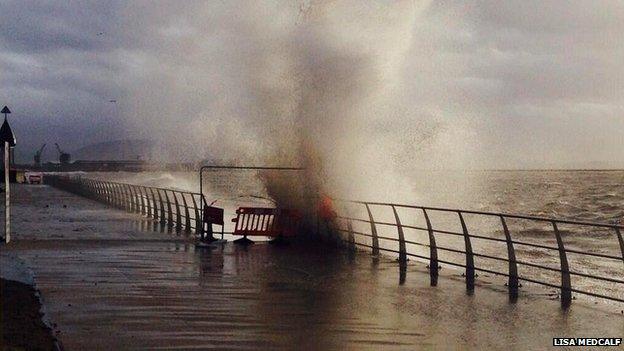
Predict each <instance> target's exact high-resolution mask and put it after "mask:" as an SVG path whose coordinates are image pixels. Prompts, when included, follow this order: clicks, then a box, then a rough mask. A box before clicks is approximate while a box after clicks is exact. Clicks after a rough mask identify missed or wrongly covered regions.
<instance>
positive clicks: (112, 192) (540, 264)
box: [45, 175, 624, 308]
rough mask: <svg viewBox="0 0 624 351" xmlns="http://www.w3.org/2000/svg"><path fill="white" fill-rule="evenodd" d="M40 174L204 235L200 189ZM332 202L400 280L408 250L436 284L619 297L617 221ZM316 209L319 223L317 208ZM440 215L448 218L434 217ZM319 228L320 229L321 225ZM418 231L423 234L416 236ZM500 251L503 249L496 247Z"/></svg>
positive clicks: (621, 247)
mask: <svg viewBox="0 0 624 351" xmlns="http://www.w3.org/2000/svg"><path fill="white" fill-rule="evenodd" d="M45 182H46V183H47V184H50V185H52V186H55V187H58V188H60V189H63V190H66V191H69V192H72V193H75V194H78V195H81V196H84V197H87V198H91V199H94V200H97V201H100V202H104V203H107V204H110V205H112V206H114V207H117V208H120V209H123V210H126V211H129V212H134V213H138V214H142V215H143V216H147V217H149V218H153V219H154V220H156V221H158V222H159V223H160V224H161V225H162V226H166V227H169V228H171V229H175V230H176V231H184V232H187V233H192V232H194V233H196V234H197V235H201V236H202V237H203V235H204V233H205V232H206V230H205V229H206V228H205V227H204V225H202V220H201V217H202V216H201V210H200V208H201V206H202V205H200V204H202V203H203V206H207V204H206V199H205V198H204V197H203V196H202V195H201V194H199V193H193V192H186V191H178V190H172V189H165V188H158V187H148V186H141V185H131V184H124V183H117V182H110V181H104V180H97V179H89V178H80V177H65V176H53V175H48V176H46V177H45ZM313 201H318V199H316V200H313ZM334 203H335V207H336V208H335V210H336V211H337V213H336V218H335V220H333V221H331V223H330V222H328V223H327V225H328V226H329V227H330V228H331V229H333V230H334V231H337V232H338V233H342V235H341V238H340V239H341V240H342V241H344V242H346V243H347V245H348V246H349V247H350V248H351V249H353V250H355V249H356V248H357V247H360V248H368V249H371V253H372V254H373V256H374V257H377V256H379V254H380V253H381V252H386V253H390V254H398V262H399V267H400V280H401V281H402V282H403V281H404V280H405V276H406V271H407V262H408V260H409V259H410V258H413V259H416V260H422V261H425V262H427V263H428V265H427V269H428V272H429V278H430V284H431V285H432V286H436V285H437V284H438V277H439V269H440V268H441V265H449V266H453V267H456V268H460V269H463V270H464V273H463V275H464V276H465V284H466V290H467V292H468V293H469V294H472V293H473V292H474V290H475V280H476V278H477V277H478V272H482V273H489V274H492V275H495V276H502V277H505V278H506V280H507V282H506V285H507V290H508V294H509V299H510V300H511V301H516V300H517V298H518V294H519V288H520V287H522V284H521V282H523V281H524V282H529V283H534V284H538V285H542V286H546V287H550V288H555V289H557V290H558V291H559V296H560V299H561V305H562V307H564V308H567V307H569V306H570V304H571V302H572V300H573V296H572V293H578V294H584V295H588V296H592V297H595V298H601V299H606V300H610V301H615V302H620V303H624V269H622V264H624V239H623V237H622V232H624V226H622V225H619V224H605V223H591V222H583V221H572V220H558V219H553V218H544V217H535V216H524V215H514V214H506V213H494V212H483V211H469V210H459V209H450V208H439V207H426V206H413V205H405V204H397V203H383V202H365V201H351V200H334ZM408 215H409V216H408ZM316 216H317V223H318V221H319V217H318V213H317V215H316ZM439 216H445V217H446V218H444V220H443V221H435V220H434V219H439V218H436V217H439ZM475 219H476V220H477V221H481V222H488V221H489V222H490V225H491V226H492V228H494V229H493V230H489V231H488V230H484V229H483V226H479V229H477V230H470V229H469V228H472V226H471V225H469V224H471V223H472V222H473V221H474V220H475ZM417 222H420V223H417ZM519 222H521V223H523V226H522V228H523V229H522V233H524V234H525V235H520V234H522V233H518V232H517V230H514V228H512V225H510V224H514V225H517V224H519ZM434 223H435V225H434ZM570 227H574V228H576V229H578V228H583V230H584V231H586V232H587V233H589V234H590V236H591V235H599V237H600V239H601V240H607V239H608V238H611V237H615V240H614V242H613V243H614V245H613V248H614V251H617V253H614V252H602V251H597V250H587V249H581V248H578V247H577V246H579V245H576V246H573V245H570V243H567V244H566V241H567V239H568V235H569V234H570V233H573V231H571V230H570ZM527 228H528V229H527ZM316 229H317V231H318V230H319V226H318V225H317V228H316ZM419 233H420V234H419ZM527 233H539V234H540V235H541V236H540V240H538V241H537V242H535V241H531V240H529V239H531V236H530V235H528V236H527V235H526V234H527ZM228 234H232V233H229V232H228ZM422 234H424V235H422ZM544 235H551V236H550V237H545V236H544ZM421 238H422V239H424V240H423V241H418V239H421ZM484 244H485V245H484ZM488 245H494V246H495V245H500V247H499V248H495V247H491V246H488ZM601 246H603V245H601ZM421 250H424V252H422V251H421ZM501 252H505V253H506V254H504V255H501V254H500V253H501ZM527 254H528V255H529V256H531V255H533V256H532V257H530V258H529V259H521V258H522V257H520V259H519V258H518V257H519V256H524V255H527ZM447 256H448V257H447ZM571 256H576V258H577V259H576V260H574V259H570V258H571ZM588 260H600V262H601V263H605V262H606V264H608V265H609V266H608V269H595V270H599V271H600V272H598V273H601V272H602V273H605V272H606V273H607V274H596V273H597V272H594V271H591V268H589V269H590V270H589V271H588V265H587V264H586V263H588V262H589V263H591V262H590V261H588ZM492 262H494V263H492ZM548 263H554V264H556V266H553V265H548ZM496 264H498V265H499V266H502V269H497V268H501V267H495V266H496ZM584 270H585V271H584ZM522 273H525V274H522ZM543 273H550V274H554V275H556V277H554V278H553V279H545V277H546V276H547V274H543ZM572 277H575V279H583V280H585V283H586V284H585V285H586V286H599V287H602V286H603V285H605V284H611V285H612V286H613V289H611V290H607V291H606V292H602V291H601V292H596V291H589V290H588V289H583V288H582V287H581V286H582V284H580V282H578V281H577V282H576V284H575V285H574V286H573V284H572ZM548 278H550V277H548Z"/></svg>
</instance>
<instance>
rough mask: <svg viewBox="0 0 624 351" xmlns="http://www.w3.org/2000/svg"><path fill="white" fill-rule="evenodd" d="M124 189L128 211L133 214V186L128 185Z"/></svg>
mask: <svg viewBox="0 0 624 351" xmlns="http://www.w3.org/2000/svg"><path fill="white" fill-rule="evenodd" d="M124 188H125V191H124V192H125V194H126V211H127V212H132V211H134V204H133V203H132V202H133V198H134V195H132V185H130V184H126V185H125V187H124Z"/></svg>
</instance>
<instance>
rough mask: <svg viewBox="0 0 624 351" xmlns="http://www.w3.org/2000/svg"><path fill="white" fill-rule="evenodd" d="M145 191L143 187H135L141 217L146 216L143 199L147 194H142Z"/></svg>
mask: <svg viewBox="0 0 624 351" xmlns="http://www.w3.org/2000/svg"><path fill="white" fill-rule="evenodd" d="M144 189H145V187H143V186H140V185H137V190H138V191H139V198H140V199H141V208H140V210H141V211H140V213H141V214H142V215H146V214H147V208H146V207H145V198H146V197H147V193H146V192H144V191H143V190H144Z"/></svg>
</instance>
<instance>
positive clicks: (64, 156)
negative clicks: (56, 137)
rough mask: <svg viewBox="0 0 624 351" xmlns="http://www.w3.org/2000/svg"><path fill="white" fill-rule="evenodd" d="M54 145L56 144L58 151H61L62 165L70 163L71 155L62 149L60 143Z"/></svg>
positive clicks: (60, 161) (60, 160) (60, 159)
mask: <svg viewBox="0 0 624 351" xmlns="http://www.w3.org/2000/svg"><path fill="white" fill-rule="evenodd" d="M54 145H56V151H58V153H59V163H60V164H62V165H66V164H68V163H69V162H70V161H71V155H70V154H68V153H67V152H65V151H63V150H61V147H60V146H59V144H57V143H54Z"/></svg>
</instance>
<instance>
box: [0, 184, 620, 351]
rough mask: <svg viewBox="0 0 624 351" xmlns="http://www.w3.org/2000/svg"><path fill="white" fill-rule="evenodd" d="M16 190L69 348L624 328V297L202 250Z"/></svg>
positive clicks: (482, 338) (26, 258)
mask: <svg viewBox="0 0 624 351" xmlns="http://www.w3.org/2000/svg"><path fill="white" fill-rule="evenodd" d="M14 197H15V202H16V207H15V208H14V210H13V213H14V222H13V228H14V230H15V232H16V233H15V235H14V239H15V241H14V242H13V243H12V244H11V245H9V246H8V247H2V259H3V261H4V262H6V261H7V260H20V261H22V262H24V264H25V265H26V266H28V267H29V268H30V269H31V270H32V272H33V274H34V278H35V282H36V284H37V287H38V288H39V289H40V291H41V294H42V298H43V303H44V307H45V309H46V312H47V315H48V318H49V319H50V321H51V322H52V323H55V329H56V330H58V331H59V332H60V333H59V334H58V336H59V338H60V340H61V341H62V343H63V345H64V347H65V348H66V349H68V350H83V349H85V350H86V349H91V350H103V349H108V350H118V349H149V350H154V349H263V350H266V349H311V350H313V349H323V350H330V349H340V350H343V349H353V350H361V349H375V350H376V349H399V350H405V349H512V350H514V349H516V350H524V349H545V348H549V347H551V345H552V338H553V337H602V336H604V337H622V336H624V315H623V314H622V313H621V312H620V310H621V309H624V306H616V307H614V306H609V305H588V304H585V303H579V302H578V301H577V302H575V303H573V305H572V307H571V309H570V310H569V311H567V312H564V311H562V310H561V309H560V307H559V302H558V301H556V300H550V299H548V298H547V297H544V296H540V295H537V294H532V293H531V292H530V291H526V290H522V291H521V296H520V298H519V300H518V302H517V303H516V304H510V303H509V302H508V300H507V295H506V292H505V291H506V290H505V287H504V286H502V285H501V284H498V282H493V281H488V279H487V277H480V278H479V280H478V284H477V287H476V291H475V294H474V295H473V296H467V295H466V293H465V288H464V284H463V280H462V277H461V275H460V273H459V272H457V271H451V270H443V271H442V273H441V277H440V282H439V285H438V286H437V287H430V286H429V280H428V279H429V276H428V273H427V271H426V268H425V267H424V265H422V264H411V265H410V266H409V268H408V272H407V275H406V277H407V278H406V280H405V282H404V283H403V284H399V272H398V265H397V263H396V262H395V261H394V260H392V259H391V258H382V259H380V260H377V261H375V260H373V259H372V258H371V256H370V255H368V254H366V253H357V254H349V253H348V252H346V251H344V250H340V249H334V248H331V247H327V246H321V245H305V246H303V245H295V244H293V245H287V246H274V245H270V244H264V243H263V244H256V245H253V246H250V247H247V248H244V247H239V246H236V245H234V244H231V243H228V244H226V245H222V246H216V247H213V248H196V247H195V246H194V245H193V244H192V243H191V242H190V241H189V240H188V238H185V237H184V236H181V235H176V234H175V233H167V232H166V231H165V232H160V227H158V226H156V227H154V225H153V223H152V222H151V221H148V220H145V219H142V218H141V217H137V216H136V215H133V214H127V213H124V212H122V211H119V210H114V209H109V208H106V207H105V206H104V205H101V204H98V203H96V202H93V201H90V200H86V199H82V198H79V197H76V196H74V195H70V194H67V193H64V192H61V191H59V190H56V189H51V188H49V187H46V186H35V187H27V186H17V187H16V188H15V191H14ZM46 205H48V207H45V206H46ZM63 205H65V206H66V207H63ZM27 214H30V215H27ZM154 229H156V230H154ZM6 266H7V265H3V267H5V268H4V269H7V268H6ZM4 274H6V273H5V272H3V275H4Z"/></svg>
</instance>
